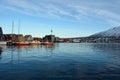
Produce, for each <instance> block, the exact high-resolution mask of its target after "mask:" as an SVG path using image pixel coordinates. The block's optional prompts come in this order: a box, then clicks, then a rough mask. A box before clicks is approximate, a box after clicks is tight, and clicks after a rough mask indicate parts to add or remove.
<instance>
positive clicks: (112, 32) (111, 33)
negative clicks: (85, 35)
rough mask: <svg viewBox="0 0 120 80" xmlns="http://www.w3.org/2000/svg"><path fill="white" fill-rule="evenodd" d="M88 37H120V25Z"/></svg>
mask: <svg viewBox="0 0 120 80" xmlns="http://www.w3.org/2000/svg"><path fill="white" fill-rule="evenodd" d="M89 37H120V26H118V27H114V28H112V29H109V30H106V31H103V32H99V33H96V34H93V35H91V36H89Z"/></svg>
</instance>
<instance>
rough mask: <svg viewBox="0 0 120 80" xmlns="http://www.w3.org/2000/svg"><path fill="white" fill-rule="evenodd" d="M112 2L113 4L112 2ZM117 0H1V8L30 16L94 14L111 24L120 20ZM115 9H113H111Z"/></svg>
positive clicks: (77, 16)
mask: <svg viewBox="0 0 120 80" xmlns="http://www.w3.org/2000/svg"><path fill="white" fill-rule="evenodd" d="M113 3H114V4H113ZM118 3H120V1H119V0H116V1H114V0H111V1H109V2H108V1H104V0H101V1H94V0H87V1H85V0H57V1H56V0H1V1H0V7H1V8H2V10H4V9H7V10H12V11H16V12H19V13H23V14H26V15H31V16H40V17H46V16H49V17H54V18H63V16H67V17H71V18H75V19H76V20H80V19H81V17H82V18H84V17H86V16H94V17H97V18H100V19H103V20H105V21H107V22H111V24H113V21H114V23H118V22H119V21H120V16H119V13H120V12H119V11H117V10H119V8H120V7H119V4H118ZM112 8H113V9H115V10H116V11H115V10H113V9H112Z"/></svg>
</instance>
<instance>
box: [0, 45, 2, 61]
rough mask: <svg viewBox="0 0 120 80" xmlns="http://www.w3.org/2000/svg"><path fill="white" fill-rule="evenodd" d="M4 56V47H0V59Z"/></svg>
mask: <svg viewBox="0 0 120 80" xmlns="http://www.w3.org/2000/svg"><path fill="white" fill-rule="evenodd" d="M1 58H2V47H0V59H1Z"/></svg>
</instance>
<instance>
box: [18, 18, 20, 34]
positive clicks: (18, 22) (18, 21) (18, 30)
mask: <svg viewBox="0 0 120 80" xmlns="http://www.w3.org/2000/svg"><path fill="white" fill-rule="evenodd" d="M18 34H20V20H18Z"/></svg>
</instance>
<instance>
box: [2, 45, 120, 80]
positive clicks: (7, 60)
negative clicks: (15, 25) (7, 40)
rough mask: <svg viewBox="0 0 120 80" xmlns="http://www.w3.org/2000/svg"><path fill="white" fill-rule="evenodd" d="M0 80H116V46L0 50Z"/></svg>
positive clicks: (119, 73) (119, 49)
mask: <svg viewBox="0 0 120 80" xmlns="http://www.w3.org/2000/svg"><path fill="white" fill-rule="evenodd" d="M0 80H120V44H117V43H115V44H109V43H105V44H104V43H101V44H97V43H94V44H93V43H59V44H55V45H54V46H26V47H13V46H11V47H8V46H1V47H0Z"/></svg>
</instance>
